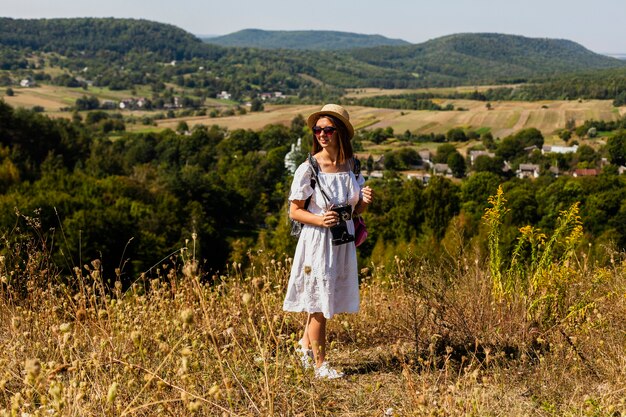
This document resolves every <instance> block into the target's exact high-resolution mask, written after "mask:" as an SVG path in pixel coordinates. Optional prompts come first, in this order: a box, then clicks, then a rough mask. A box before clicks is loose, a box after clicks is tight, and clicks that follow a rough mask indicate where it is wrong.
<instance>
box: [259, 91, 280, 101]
mask: <svg viewBox="0 0 626 417" xmlns="http://www.w3.org/2000/svg"><path fill="white" fill-rule="evenodd" d="M259 97H260V98H261V100H263V101H268V100H270V101H273V100H276V99H284V98H285V95H284V94H283V93H282V92H281V91H274V92H273V93H261V94H260V95H259Z"/></svg>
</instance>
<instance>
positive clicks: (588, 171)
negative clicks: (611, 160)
mask: <svg viewBox="0 0 626 417" xmlns="http://www.w3.org/2000/svg"><path fill="white" fill-rule="evenodd" d="M599 173H600V170H598V169H595V168H578V169H576V170H574V173H573V174H572V176H574V177H596V176H597V175H598V174H599Z"/></svg>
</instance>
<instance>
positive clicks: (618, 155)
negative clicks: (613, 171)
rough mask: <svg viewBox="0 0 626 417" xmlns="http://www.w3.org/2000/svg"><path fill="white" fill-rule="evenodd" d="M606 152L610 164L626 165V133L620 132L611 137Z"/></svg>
mask: <svg viewBox="0 0 626 417" xmlns="http://www.w3.org/2000/svg"><path fill="white" fill-rule="evenodd" d="M605 149H606V152H607V153H608V155H609V162H610V163H612V164H613V165H625V164H626V131H620V132H618V133H617V134H616V135H614V136H611V137H610V138H609V139H608V140H607V142H606V148H605Z"/></svg>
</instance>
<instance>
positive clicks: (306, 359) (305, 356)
mask: <svg viewBox="0 0 626 417" xmlns="http://www.w3.org/2000/svg"><path fill="white" fill-rule="evenodd" d="M296 351H297V352H298V355H300V363H301V364H302V367H303V368H304V369H311V368H312V367H313V351H312V350H311V349H307V348H304V347H300V348H298V349H297V350H296Z"/></svg>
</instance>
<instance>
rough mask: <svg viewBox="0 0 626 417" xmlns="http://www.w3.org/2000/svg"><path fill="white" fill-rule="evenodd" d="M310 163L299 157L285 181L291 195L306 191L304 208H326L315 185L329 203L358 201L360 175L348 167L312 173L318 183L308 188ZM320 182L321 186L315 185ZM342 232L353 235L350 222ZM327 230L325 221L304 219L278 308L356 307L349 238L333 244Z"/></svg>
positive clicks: (328, 310)
mask: <svg viewBox="0 0 626 417" xmlns="http://www.w3.org/2000/svg"><path fill="white" fill-rule="evenodd" d="M311 175H312V174H311V169H309V163H308V162H304V163H303V164H301V165H300V166H299V167H298V169H297V170H296V172H295V174H294V177H293V182H292V184H291V193H290V195H289V201H291V200H306V199H307V198H308V197H309V196H310V195H311V194H313V196H312V198H311V202H310V203H309V206H308V208H307V209H308V211H310V212H311V213H313V214H318V215H321V214H322V213H324V212H325V211H326V210H327V207H326V201H325V200H324V197H323V196H322V192H321V191H320V189H321V188H322V187H323V188H324V191H325V192H326V194H327V195H328V197H329V198H330V204H334V205H342V204H346V203H347V204H350V205H351V206H352V208H353V209H354V206H355V205H356V204H357V203H358V202H359V197H360V195H361V187H362V186H363V184H364V182H365V180H364V179H363V176H362V175H359V177H358V179H357V178H356V177H355V175H354V173H353V172H352V171H349V172H338V173H324V172H321V170H320V171H319V173H318V181H319V182H318V183H317V184H316V185H315V189H312V188H311ZM320 185H321V187H320ZM346 224H347V227H348V232H349V233H350V234H352V235H354V223H353V222H352V220H348V221H347V222H346ZM331 239H332V235H331V231H330V229H329V228H327V227H318V226H312V225H308V224H305V225H303V227H302V232H301V233H300V239H299V240H298V245H297V246H296V253H295V255H294V257H293V265H292V268H291V275H290V277H289V284H288V286H287V295H286V297H285V302H284V303H283V310H285V311H294V312H302V311H304V312H308V313H317V312H322V313H323V314H324V317H326V318H331V317H333V315H335V314H337V313H356V312H357V311H359V281H358V272H357V263H356V247H355V246H354V242H349V243H345V244H343V245H338V246H333V244H332V242H331Z"/></svg>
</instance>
